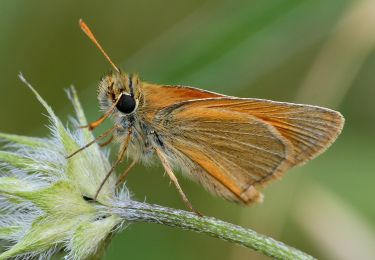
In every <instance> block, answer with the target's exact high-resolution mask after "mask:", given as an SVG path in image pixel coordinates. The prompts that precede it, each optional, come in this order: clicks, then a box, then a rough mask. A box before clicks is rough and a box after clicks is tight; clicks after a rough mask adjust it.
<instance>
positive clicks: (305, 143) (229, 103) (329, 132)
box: [206, 98, 344, 166]
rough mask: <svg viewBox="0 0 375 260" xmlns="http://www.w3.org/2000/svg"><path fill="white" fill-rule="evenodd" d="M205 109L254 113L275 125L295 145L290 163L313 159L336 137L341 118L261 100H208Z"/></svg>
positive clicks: (323, 110) (332, 113)
mask: <svg viewBox="0 0 375 260" xmlns="http://www.w3.org/2000/svg"><path fill="white" fill-rule="evenodd" d="M206 105H207V107H208V108H220V109H226V110H230V111H236V112H240V113H246V114H249V115H253V116H255V117H257V118H259V119H261V120H263V121H264V122H266V123H268V124H271V125H272V126H274V127H275V128H276V129H277V130H278V131H279V132H280V134H281V135H282V136H283V137H285V138H286V139H288V140H289V141H290V142H291V143H292V144H293V147H294V156H293V158H292V159H291V165H292V166H294V165H299V164H302V163H304V162H306V161H308V160H311V159H313V158H314V157H316V156H318V155H319V154H321V153H322V152H324V151H325V150H326V149H327V148H328V146H329V145H330V144H331V143H332V142H333V141H335V140H336V138H337V136H338V135H339V134H340V132H341V130H342V127H343V124H344V119H343V117H342V115H341V114H340V113H338V112H336V111H333V110H330V109H327V108H322V107H317V106H310V105H300V104H292V103H284V102H275V101H269V100H261V99H232V98H227V99H225V98H224V99H220V100H207V101H206Z"/></svg>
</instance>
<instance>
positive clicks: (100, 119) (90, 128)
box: [80, 94, 122, 131]
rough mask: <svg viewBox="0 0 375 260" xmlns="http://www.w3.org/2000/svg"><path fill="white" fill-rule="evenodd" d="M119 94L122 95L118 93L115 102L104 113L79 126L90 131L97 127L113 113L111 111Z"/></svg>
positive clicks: (113, 109)
mask: <svg viewBox="0 0 375 260" xmlns="http://www.w3.org/2000/svg"><path fill="white" fill-rule="evenodd" d="M121 96H122V94H120V95H119V97H118V98H117V100H116V102H114V103H113V105H112V106H111V107H110V108H109V109H108V111H107V112H105V113H104V115H102V116H101V117H99V118H98V119H97V120H95V121H94V122H91V123H89V124H88V125H83V126H80V128H88V129H89V130H90V131H92V130H94V129H95V128H97V127H98V126H100V125H101V124H102V123H103V122H104V120H106V119H107V118H108V117H109V116H110V115H111V114H112V113H113V111H115V108H116V105H117V103H118V102H119V100H120V98H121Z"/></svg>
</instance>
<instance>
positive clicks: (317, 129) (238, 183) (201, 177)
mask: <svg viewBox="0 0 375 260" xmlns="http://www.w3.org/2000/svg"><path fill="white" fill-rule="evenodd" d="M146 86H147V87H145V88H144V94H145V99H146V100H152V102H150V103H151V104H152V105H153V107H151V106H150V107H149V110H148V111H144V112H145V114H148V116H149V117H148V118H149V120H151V122H152V123H151V124H152V125H153V127H154V128H155V129H156V130H157V132H158V134H159V135H160V136H161V137H162V138H163V141H164V142H165V145H166V146H168V147H169V149H170V151H174V153H176V154H179V157H181V158H179V160H177V161H178V164H179V166H181V167H182V168H185V170H187V171H188V173H189V175H190V176H192V177H193V178H195V179H197V180H198V181H200V182H201V183H202V185H204V186H205V187H206V188H208V189H209V190H210V191H213V192H216V193H217V194H219V195H220V196H223V197H225V198H227V199H231V200H238V201H241V202H244V203H250V202H252V201H256V200H259V198H260V194H259V193H258V192H257V191H256V190H255V188H254V185H257V184H265V183H267V182H268V181H269V180H272V179H273V178H275V177H278V176H281V175H282V173H283V172H285V170H287V169H288V168H290V167H292V166H295V165H298V164H301V163H303V162H305V161H307V160H310V159H312V158H313V157H315V156H317V155H319V154H320V153H321V152H323V151H324V150H325V149H326V148H327V147H328V146H329V145H330V144H331V143H332V142H333V141H334V140H335V139H336V137H337V136H338V134H339V133H340V131H341V129H342V126H343V117H342V116H341V114H340V113H338V112H336V111H333V110H329V109H325V108H321V107H316V106H309V105H299V104H292V103H283V102H274V101H269V100H261V99H247V98H234V97H228V96H223V95H220V94H216V93H212V92H207V91H202V90H199V89H194V88H184V87H177V86H158V85H152V84H148V85H146ZM166 90H168V91H166ZM171 163H175V162H171ZM192 164H193V165H192ZM194 171H195V172H194Z"/></svg>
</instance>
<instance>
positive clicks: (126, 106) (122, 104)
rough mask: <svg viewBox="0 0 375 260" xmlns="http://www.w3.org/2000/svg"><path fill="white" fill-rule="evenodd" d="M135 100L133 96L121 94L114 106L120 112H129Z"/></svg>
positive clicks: (132, 109) (133, 106) (132, 108)
mask: <svg viewBox="0 0 375 260" xmlns="http://www.w3.org/2000/svg"><path fill="white" fill-rule="evenodd" d="M135 106H136V102H135V100H134V97H133V96H130V95H126V94H124V95H122V96H121V97H120V100H119V101H118V102H117V105H116V108H117V109H118V110H119V111H121V112H122V113H125V114H129V113H131V112H133V111H134V109H135Z"/></svg>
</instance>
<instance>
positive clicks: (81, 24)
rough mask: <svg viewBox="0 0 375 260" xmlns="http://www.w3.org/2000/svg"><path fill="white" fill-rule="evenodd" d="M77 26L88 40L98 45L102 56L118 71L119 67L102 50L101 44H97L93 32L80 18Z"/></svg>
mask: <svg viewBox="0 0 375 260" xmlns="http://www.w3.org/2000/svg"><path fill="white" fill-rule="evenodd" d="M79 26H80V27H81V29H82V31H83V32H84V33H85V34H86V35H87V36H88V37H89V38H90V40H91V41H92V42H93V43H94V44H95V45H96V47H98V49H99V50H100V51H101V52H102V53H103V55H104V57H105V58H106V59H107V60H108V62H109V63H110V64H111V66H112V67H113V68H114V69H115V70H116V71H117V72H120V70H119V68H118V67H117V66H116V65H115V64H114V63H113V61H112V60H111V58H110V57H109V56H108V54H107V53H106V52H105V51H104V49H103V48H102V46H101V45H100V44H99V42H98V41H97V40H96V38H95V36H94V34H93V33H92V31H91V30H90V28H89V27H88V26H87V24H86V23H85V22H84V21H83V20H82V19H79Z"/></svg>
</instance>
